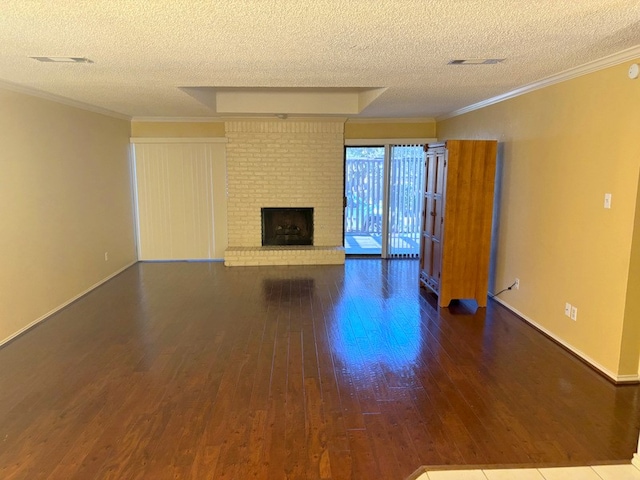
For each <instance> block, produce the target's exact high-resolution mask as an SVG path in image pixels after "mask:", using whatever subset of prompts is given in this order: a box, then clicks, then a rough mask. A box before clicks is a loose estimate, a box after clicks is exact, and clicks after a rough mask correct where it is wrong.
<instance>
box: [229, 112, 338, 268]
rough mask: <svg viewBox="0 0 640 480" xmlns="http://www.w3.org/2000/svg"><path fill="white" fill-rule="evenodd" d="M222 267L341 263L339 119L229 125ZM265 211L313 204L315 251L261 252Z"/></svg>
mask: <svg viewBox="0 0 640 480" xmlns="http://www.w3.org/2000/svg"><path fill="white" fill-rule="evenodd" d="M225 128H226V132H227V139H228V143H227V191H228V195H227V217H228V224H227V229H228V239H229V248H228V249H227V252H226V253H225V264H226V265H229V266H233V265H265V264H270V265H283V264H284V265H287V264H309V263H315V264H322V263H332V264H335V263H344V249H343V247H342V209H343V207H342V197H343V185H342V176H343V168H344V167H343V148H344V147H343V145H344V138H343V132H344V124H343V123H342V122H338V121H336V122H313V121H308V122H301V121H290V120H285V121H283V120H276V121H237V122H226V123H225ZM262 207H313V208H314V232H313V236H314V247H315V248H308V247H307V248H293V249H277V248H266V249H263V248H262V217H261V211H260V209H261V208H262Z"/></svg>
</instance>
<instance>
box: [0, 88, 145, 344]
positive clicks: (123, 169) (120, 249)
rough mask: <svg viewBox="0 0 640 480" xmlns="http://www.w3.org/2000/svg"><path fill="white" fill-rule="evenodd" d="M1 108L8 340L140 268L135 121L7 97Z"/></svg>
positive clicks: (2, 311)
mask: <svg viewBox="0 0 640 480" xmlns="http://www.w3.org/2000/svg"><path fill="white" fill-rule="evenodd" d="M0 106H1V108H0V132H1V135H0V152H1V153H0V204H2V206H3V207H2V209H0V212H1V213H0V225H2V230H1V233H0V252H2V268H0V341H2V340H3V339H7V338H9V337H10V336H12V335H13V334H15V333H16V332H18V331H20V330H22V329H23V328H25V327H26V326H27V325H29V324H31V323H32V322H34V321H36V320H38V319H39V318H41V317H42V316H44V315H45V314H47V313H48V312H50V311H52V310H54V309H56V308H57V307H59V306H60V305H62V304H64V303H66V302H67V301H69V300H70V299H72V298H74V297H75V296H77V295H78V294H80V293H82V292H83V291H85V290H86V289H88V288H89V287H91V286H93V285H95V284H96V283H98V282H100V281H101V280H103V279H105V278H107V277H108V276H110V275H111V274H113V273H114V272H117V271H118V270H120V269H121V268H123V267H125V266H126V265H128V264H130V263H131V262H134V261H135V245H134V234H133V218H132V201H131V193H130V192H131V190H130V172H129V156H128V152H129V134H130V124H129V122H128V121H126V120H119V119H115V118H111V117H107V116H104V115H100V114H96V113H90V112H87V111H84V110H79V109H76V108H72V107H68V106H65V105H61V104H58V103H54V102H50V101H47V100H42V99H39V98H35V97H31V96H28V95H23V94H19V93H14V92H11V91H6V90H0ZM105 252H108V253H109V260H108V261H105V259H104V253H105Z"/></svg>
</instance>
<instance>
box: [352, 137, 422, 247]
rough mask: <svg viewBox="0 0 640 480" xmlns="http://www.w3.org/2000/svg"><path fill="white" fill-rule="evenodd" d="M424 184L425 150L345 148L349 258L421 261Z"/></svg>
mask: <svg viewBox="0 0 640 480" xmlns="http://www.w3.org/2000/svg"><path fill="white" fill-rule="evenodd" d="M423 182H424V153H423V150H422V145H384V146H348V147H346V148H345V197H346V206H345V214H344V235H345V237H344V245H345V251H346V253H347V254H348V255H380V256H382V257H383V258H391V257H417V256H418V254H419V246H420V212H421V209H422V195H420V192H421V191H422V186H423Z"/></svg>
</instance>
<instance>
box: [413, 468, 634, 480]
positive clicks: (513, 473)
mask: <svg viewBox="0 0 640 480" xmlns="http://www.w3.org/2000/svg"><path fill="white" fill-rule="evenodd" d="M416 480H640V469H638V468H636V467H635V466H634V465H633V464H625V465H598V466H592V467H560V468H520V469H505V470H499V469H496V470H493V469H492V470H440V471H432V472H425V473H423V474H422V475H420V476H419V477H417V478H416Z"/></svg>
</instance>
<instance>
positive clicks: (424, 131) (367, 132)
mask: <svg viewBox="0 0 640 480" xmlns="http://www.w3.org/2000/svg"><path fill="white" fill-rule="evenodd" d="M435 136H436V122H435V120H424V121H415V122H413V121H391V120H385V119H380V120H376V121H366V122H364V121H358V120H348V121H347V122H346V123H345V125H344V138H345V139H367V138H434V137H435Z"/></svg>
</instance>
